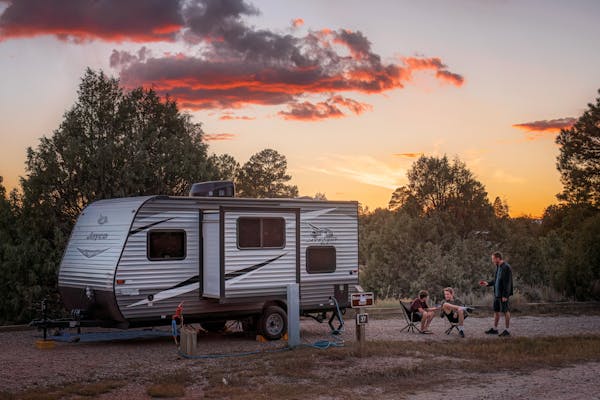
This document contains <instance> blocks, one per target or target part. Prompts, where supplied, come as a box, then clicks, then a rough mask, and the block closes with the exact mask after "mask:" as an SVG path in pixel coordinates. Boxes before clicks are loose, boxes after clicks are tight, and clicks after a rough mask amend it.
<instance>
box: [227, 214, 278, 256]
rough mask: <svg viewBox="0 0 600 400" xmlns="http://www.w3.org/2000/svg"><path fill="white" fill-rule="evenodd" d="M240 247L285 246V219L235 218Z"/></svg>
mask: <svg viewBox="0 0 600 400" xmlns="http://www.w3.org/2000/svg"><path fill="white" fill-rule="evenodd" d="M237 241H238V247H239V248H240V249H261V248H283V247H285V219H283V218H255V217H252V218H251V217H242V218H238V220H237Z"/></svg>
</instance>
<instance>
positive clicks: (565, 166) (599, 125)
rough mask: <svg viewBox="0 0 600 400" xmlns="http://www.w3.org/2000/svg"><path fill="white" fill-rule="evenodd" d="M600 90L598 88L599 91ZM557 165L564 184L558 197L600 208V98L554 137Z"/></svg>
mask: <svg viewBox="0 0 600 400" xmlns="http://www.w3.org/2000/svg"><path fill="white" fill-rule="evenodd" d="M598 93H600V90H599V91H598ZM556 143H557V144H558V145H559V146H560V154H559V156H558V159H557V163H556V166H557V168H558V171H559V172H560V175H561V181H562V183H563V185H564V189H563V192H562V193H561V194H559V195H558V198H559V199H560V200H564V201H567V202H569V203H589V204H591V205H593V206H595V207H600V97H598V98H597V99H596V104H591V103H590V104H588V109H587V110H586V111H585V112H584V113H583V115H582V116H581V117H579V119H578V120H577V122H575V124H574V125H573V127H571V128H570V129H562V130H561V131H560V134H559V135H558V136H557V137H556Z"/></svg>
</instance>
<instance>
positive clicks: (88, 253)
mask: <svg viewBox="0 0 600 400" xmlns="http://www.w3.org/2000/svg"><path fill="white" fill-rule="evenodd" d="M108 249H109V247H107V248H106V249H101V250H89V249H81V248H79V247H78V248H77V250H79V252H80V253H81V254H83V255H84V256H85V257H87V258H92V257H96V256H97V255H98V254H102V253H104V252H105V251H106V250H108Z"/></svg>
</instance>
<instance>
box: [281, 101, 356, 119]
mask: <svg viewBox="0 0 600 400" xmlns="http://www.w3.org/2000/svg"><path fill="white" fill-rule="evenodd" d="M288 108H289V109H288V111H280V112H279V115H281V116H282V117H283V118H284V119H287V120H298V121H318V120H321V119H326V118H341V117H343V116H344V113H343V112H342V111H341V110H340V109H339V108H337V107H336V106H334V105H333V104H330V103H327V102H320V103H317V104H312V103H310V102H308V101H305V102H302V103H292V104H290V105H289V106H288Z"/></svg>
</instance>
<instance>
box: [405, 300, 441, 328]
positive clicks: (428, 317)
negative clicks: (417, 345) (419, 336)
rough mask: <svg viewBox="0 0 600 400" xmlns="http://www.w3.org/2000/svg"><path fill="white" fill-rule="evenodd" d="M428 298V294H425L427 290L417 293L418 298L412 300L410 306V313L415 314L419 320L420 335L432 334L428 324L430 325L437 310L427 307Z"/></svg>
mask: <svg viewBox="0 0 600 400" xmlns="http://www.w3.org/2000/svg"><path fill="white" fill-rule="evenodd" d="M428 298H429V292H427V290H421V291H420V292H419V297H417V298H416V299H414V301H413V302H412V304H411V305H410V311H411V312H412V313H415V314H417V315H418V316H419V318H420V319H421V333H429V334H431V333H433V332H431V331H430V330H429V324H431V321H432V320H433V317H434V315H435V310H437V308H435V307H433V308H432V307H429V306H428V305H427V299H428Z"/></svg>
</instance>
